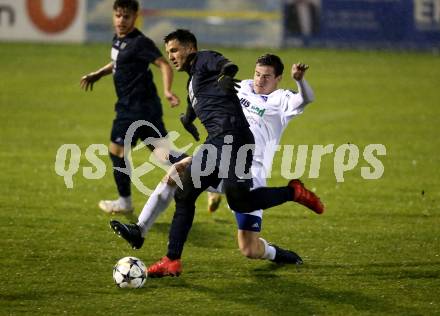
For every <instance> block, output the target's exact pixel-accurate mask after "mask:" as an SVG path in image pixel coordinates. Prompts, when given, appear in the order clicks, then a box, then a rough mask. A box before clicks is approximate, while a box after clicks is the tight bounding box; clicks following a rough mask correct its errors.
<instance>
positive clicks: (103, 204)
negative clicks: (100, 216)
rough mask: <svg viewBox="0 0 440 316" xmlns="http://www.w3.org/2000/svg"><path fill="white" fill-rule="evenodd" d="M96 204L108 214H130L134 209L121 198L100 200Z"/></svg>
mask: <svg viewBox="0 0 440 316" xmlns="http://www.w3.org/2000/svg"><path fill="white" fill-rule="evenodd" d="M98 206H99V208H100V209H101V210H103V211H104V212H106V213H108V214H130V213H133V210H134V208H133V206H132V205H131V203H127V202H125V201H124V200H123V199H122V198H119V199H117V200H101V201H99V204H98Z"/></svg>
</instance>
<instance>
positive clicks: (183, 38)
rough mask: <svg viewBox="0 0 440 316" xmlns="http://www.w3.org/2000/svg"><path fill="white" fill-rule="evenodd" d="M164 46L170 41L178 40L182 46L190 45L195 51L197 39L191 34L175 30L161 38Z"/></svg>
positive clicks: (182, 30) (186, 31)
mask: <svg viewBox="0 0 440 316" xmlns="http://www.w3.org/2000/svg"><path fill="white" fill-rule="evenodd" d="M163 40H164V42H165V44H166V43H168V42H169V41H172V40H178V41H179V42H180V43H181V44H183V45H192V46H194V48H195V49H197V39H196V37H195V36H194V34H193V33H191V32H190V31H188V30H184V29H177V30H175V31H174V32H171V33H170V34H168V35H167V36H165V37H164V38H163Z"/></svg>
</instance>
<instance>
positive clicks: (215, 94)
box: [148, 29, 324, 277]
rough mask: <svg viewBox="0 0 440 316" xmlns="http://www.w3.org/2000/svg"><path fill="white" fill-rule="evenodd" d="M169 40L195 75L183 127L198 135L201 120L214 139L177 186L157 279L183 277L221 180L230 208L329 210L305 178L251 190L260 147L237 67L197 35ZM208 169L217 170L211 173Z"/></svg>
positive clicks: (152, 270)
mask: <svg viewBox="0 0 440 316" xmlns="http://www.w3.org/2000/svg"><path fill="white" fill-rule="evenodd" d="M164 40H165V49H166V51H167V54H168V58H169V60H170V61H171V63H172V64H173V65H174V66H175V68H176V69H177V70H178V71H185V72H187V73H188V74H189V80H188V95H189V101H190V103H189V106H188V109H187V113H186V115H185V116H184V117H183V118H182V123H183V125H184V126H185V128H186V129H187V130H188V131H189V132H191V133H195V132H196V129H195V127H194V125H193V121H194V120H195V118H196V117H198V118H199V119H200V121H201V122H202V124H203V125H204V127H205V128H206V130H207V132H208V138H207V140H206V141H205V144H204V145H205V149H206V150H199V151H198V152H197V153H196V154H195V156H194V157H193V160H192V162H191V164H190V165H189V166H188V167H187V168H186V169H185V171H184V172H183V175H182V176H181V181H182V185H183V186H182V188H177V190H176V192H175V195H174V199H175V202H176V210H175V213H174V217H173V221H172V224H171V228H170V232H169V242H168V252H167V255H166V256H164V257H163V258H162V259H161V260H160V261H158V262H157V263H155V264H153V265H152V266H150V267H149V268H148V275H149V276H152V277H162V276H167V275H170V276H178V275H180V273H181V272H182V267H181V260H180V258H181V255H182V252H183V247H184V244H185V242H186V239H187V236H188V233H189V231H190V230H191V226H192V222H193V219H194V213H195V201H196V199H197V197H198V196H199V195H200V193H201V192H203V191H204V190H205V189H206V188H208V187H210V186H211V187H217V186H218V184H219V183H220V181H221V180H223V190H224V192H225V194H226V199H227V201H228V204H229V206H230V208H231V209H233V210H236V211H237V212H240V213H248V212H251V211H254V210H258V209H267V208H270V207H272V206H276V205H279V204H281V203H284V202H287V201H295V202H298V203H300V204H303V205H305V206H306V207H308V208H310V209H312V210H313V211H315V212H317V213H322V212H323V211H324V206H323V204H322V203H321V202H320V200H319V198H318V197H317V196H316V195H315V194H314V193H313V192H310V191H308V190H307V189H306V188H305V187H304V186H303V185H302V183H301V182H300V181H299V180H291V181H290V182H289V183H288V185H287V186H285V187H279V188H268V187H260V188H257V189H254V190H251V187H252V179H251V177H252V175H251V173H250V167H251V163H252V152H251V151H249V150H247V149H249V148H251V147H252V145H253V144H254V137H253V135H252V132H251V131H250V129H249V124H248V122H247V120H246V117H245V115H244V114H243V110H242V107H241V105H240V101H239V99H238V97H237V95H236V91H235V86H236V80H235V79H234V76H235V74H236V73H237V72H238V67H237V65H235V64H234V63H232V62H231V61H229V60H227V59H226V58H225V57H223V56H222V55H221V54H220V53H217V52H214V51H198V49H197V40H196V38H195V36H194V35H193V34H192V33H191V32H189V31H187V30H181V29H179V30H176V31H174V32H172V33H170V34H168V35H167V36H166V37H165V39H164ZM209 148H211V151H210V150H208V149H209ZM243 149H245V150H243ZM228 156H230V159H228ZM208 169H209V170H212V172H209V173H206V172H205V171H206V170H208ZM280 255H281V256H286V258H283V260H285V261H287V260H290V258H289V257H290V256H292V254H291V253H289V252H287V251H285V252H284V253H282V254H280ZM292 260H296V259H295V258H292Z"/></svg>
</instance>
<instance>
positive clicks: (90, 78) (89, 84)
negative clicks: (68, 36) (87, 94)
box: [79, 62, 113, 91]
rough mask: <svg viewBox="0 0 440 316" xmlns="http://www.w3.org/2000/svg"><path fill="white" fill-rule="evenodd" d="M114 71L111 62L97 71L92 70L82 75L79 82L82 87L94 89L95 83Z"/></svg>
mask: <svg viewBox="0 0 440 316" xmlns="http://www.w3.org/2000/svg"><path fill="white" fill-rule="evenodd" d="M112 71H113V62H109V63H108V64H107V65H105V66H104V67H102V68H100V69H98V70H97V71H94V72H91V73H89V74H87V75H85V76H82V77H81V81H80V82H79V85H80V87H81V89H84V90H85V91H87V90H88V89H90V91H92V90H93V84H94V83H95V82H96V81H98V80H99V79H101V78H102V77H104V76H107V75H109V74H111V73H112Z"/></svg>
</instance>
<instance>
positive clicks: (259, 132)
mask: <svg viewBox="0 0 440 316" xmlns="http://www.w3.org/2000/svg"><path fill="white" fill-rule="evenodd" d="M283 69H284V66H283V64H282V62H281V60H280V58H279V57H278V56H276V55H272V54H265V55H263V56H261V57H259V58H258V59H257V62H256V67H255V73H254V79H253V80H243V81H241V83H240V88H239V90H238V92H237V95H238V98H239V99H240V103H241V105H242V107H243V112H244V114H245V116H246V118H247V121H248V122H249V124H250V129H251V131H252V133H253V135H254V138H255V152H254V158H253V161H252V177H253V188H254V189H255V188H258V187H265V186H266V178H267V176H268V173H269V172H270V170H271V167H272V161H273V157H274V155H275V151H276V148H277V145H278V144H279V142H280V139H281V136H282V133H283V131H284V129H285V128H286V127H287V125H288V124H289V122H290V121H291V120H292V119H293V118H294V117H296V116H297V115H299V114H301V113H302V112H303V111H304V108H305V106H306V105H307V104H308V103H310V102H312V101H313V99H314V95H313V91H312V89H311V87H310V86H309V85H308V83H307V82H306V80H305V79H304V74H305V72H306V70H307V69H308V66H307V65H304V64H301V63H298V64H293V65H292V68H291V76H292V78H293V79H294V80H295V82H296V84H297V88H298V92H297V93H295V92H293V91H291V90H284V89H278V84H279V82H280V81H281V79H282V73H283ZM190 159H191V158H190V157H188V158H185V159H184V160H182V161H181V162H178V163H177V164H176V165H175V166H176V170H177V172H179V171H180V170H183V169H184V168H185V166H186V165H187V164H188V163H189V161H190ZM173 170H174V169H173ZM176 170H174V172H176ZM296 181H298V187H300V186H302V184H301V185H300V182H299V180H296ZM220 190H221V189H220ZM303 190H304V192H302V194H306V195H307V194H313V193H311V192H310V191H308V190H307V189H305V188H304V187H303ZM174 192H175V184H174V182H173V180H172V177H171V176H170V174H168V175H167V176H166V177H165V178H164V179H163V181H162V182H161V183H160V184H159V185H158V186H157V187H156V189H155V191H154V192H153V194H152V195H151V196H150V198H149V199H148V201H147V203H146V204H145V206H144V208H143V210H142V212H141V214H140V216H139V219H138V223H137V224H122V223H120V222H118V221H115V220H113V221H111V222H110V226H111V227H112V229H113V230H114V231H115V232H116V233H117V234H119V235H120V236H122V237H123V238H124V239H126V240H127V241H128V242H129V243H130V244H131V246H132V247H133V248H134V249H139V248H140V247H141V246H142V244H143V242H144V236H145V235H146V233H147V232H148V230H149V229H150V227H151V226H152V224H153V223H154V221H155V220H156V218H157V216H158V215H159V214H160V213H162V212H163V211H164V210H165V209H166V208H167V207H168V205H169V204H170V203H171V200H172V199H173V195H174ZM211 200H212V201H219V198H218V197H217V196H215V195H214V196H211ZM317 201H318V205H317V206H315V207H313V208H311V209H313V210H314V211H315V212H316V213H318V214H321V213H322V212H323V211H324V206H323V205H322V204H321V202H320V201H319V199H317ZM309 208H310V207H309ZM234 214H235V216H236V220H237V224H238V244H239V248H240V250H241V252H242V254H243V255H245V256H246V257H248V258H252V259H269V260H272V261H274V262H276V263H293V264H302V259H301V258H300V257H299V256H298V255H297V254H296V253H294V252H293V251H289V250H285V249H282V248H280V247H278V246H276V245H273V244H269V243H268V242H267V241H266V240H264V239H263V238H260V231H261V222H262V215H263V211H262V210H258V211H253V212H251V213H238V212H234Z"/></svg>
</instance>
